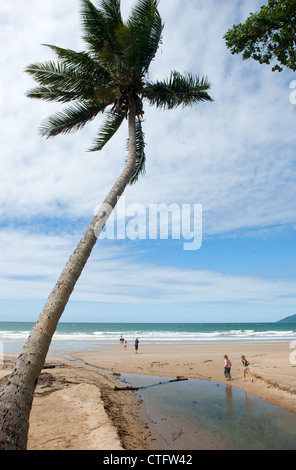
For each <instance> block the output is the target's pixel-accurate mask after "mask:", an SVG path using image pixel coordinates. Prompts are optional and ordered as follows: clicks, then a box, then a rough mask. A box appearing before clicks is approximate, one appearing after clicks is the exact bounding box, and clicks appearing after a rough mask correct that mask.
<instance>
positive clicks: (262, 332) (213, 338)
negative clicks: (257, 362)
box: [0, 322, 296, 349]
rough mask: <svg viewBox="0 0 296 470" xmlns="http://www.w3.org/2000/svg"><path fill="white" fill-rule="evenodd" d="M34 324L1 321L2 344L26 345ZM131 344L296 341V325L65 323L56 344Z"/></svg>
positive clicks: (60, 328) (54, 338)
mask: <svg viewBox="0 0 296 470" xmlns="http://www.w3.org/2000/svg"><path fill="white" fill-rule="evenodd" d="M33 325H34V323H30V322H0V342H2V343H3V344H4V347H5V345H9V343H24V342H25V340H26V339H27V337H28V335H29V334H30V331H31V329H32V327H33ZM120 335H122V336H123V337H124V338H125V339H126V340H127V341H128V342H129V341H132V342H133V341H134V340H135V338H136V337H138V338H139V340H140V342H141V343H142V344H144V343H211V342H277V341H286V342H290V341H293V340H296V323H281V322H280V323H66V322H64V323H63V322H61V323H59V324H58V327H57V330H56V332H55V334H54V336H53V342H54V343H55V344H58V343H60V344H62V343H64V344H66V345H67V344H68V343H69V342H71V343H72V344H73V343H75V344H76V346H77V347H78V348H79V349H80V346H82V344H83V345H85V344H86V343H87V344H89V346H92V345H94V344H95V343H100V344H102V345H104V344H108V343H116V342H118V341H119V337H120Z"/></svg>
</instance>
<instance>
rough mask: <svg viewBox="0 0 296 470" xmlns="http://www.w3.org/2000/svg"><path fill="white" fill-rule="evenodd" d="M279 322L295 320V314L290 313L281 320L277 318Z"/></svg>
mask: <svg viewBox="0 0 296 470" xmlns="http://www.w3.org/2000/svg"><path fill="white" fill-rule="evenodd" d="M279 322H285V323H291V322H296V315H291V316H290V317H285V318H283V319H282V320H279Z"/></svg>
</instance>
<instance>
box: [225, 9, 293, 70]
mask: <svg viewBox="0 0 296 470" xmlns="http://www.w3.org/2000/svg"><path fill="white" fill-rule="evenodd" d="M224 38H225V39H226V45H227V47H228V48H229V49H230V51H231V53H232V54H239V53H243V55H242V57H243V59H249V58H253V59H254V60H257V61H258V62H259V63H260V64H270V62H271V61H273V60H276V61H277V62H278V63H277V64H276V65H274V66H273V67H272V71H276V70H277V71H279V72H281V71H282V70H283V67H288V68H290V69H292V70H294V71H295V70H296V0H269V2H268V4H267V5H264V6H262V7H261V9H260V11H259V12H258V13H251V14H250V16H249V17H248V19H247V20H246V21H245V22H244V23H240V24H238V25H234V26H233V28H232V29H229V30H228V31H227V33H226V34H225V36H224Z"/></svg>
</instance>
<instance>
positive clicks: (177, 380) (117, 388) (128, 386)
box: [114, 376, 188, 392]
mask: <svg viewBox="0 0 296 470" xmlns="http://www.w3.org/2000/svg"><path fill="white" fill-rule="evenodd" d="M182 380H188V378H187V377H182V376H177V377H176V378H175V379H171V380H166V381H165V382H159V383H157V384H152V385H144V386H143V387H133V386H131V385H127V386H126V387H118V386H117V385H115V387H114V390H116V391H118V392H119V391H122V390H134V391H136V390H142V389H143V388H148V387H155V385H163V384H168V383H171V382H180V381H182Z"/></svg>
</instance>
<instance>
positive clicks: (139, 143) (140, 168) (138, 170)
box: [128, 118, 146, 185]
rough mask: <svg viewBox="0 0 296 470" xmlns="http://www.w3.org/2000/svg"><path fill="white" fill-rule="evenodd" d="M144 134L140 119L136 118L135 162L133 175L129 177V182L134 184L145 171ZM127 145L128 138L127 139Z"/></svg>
mask: <svg viewBox="0 0 296 470" xmlns="http://www.w3.org/2000/svg"><path fill="white" fill-rule="evenodd" d="M144 139H145V135H144V133H143V130H142V123H141V119H140V118H137V120H136V163H135V168H134V172H133V175H132V177H131V179H130V184H131V185H132V184H134V183H136V182H137V181H138V179H139V176H140V175H144V174H145V171H146V167H145V164H146V156H145V151H144V150H145V145H146V144H145V141H144ZM128 145H129V140H128Z"/></svg>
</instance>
